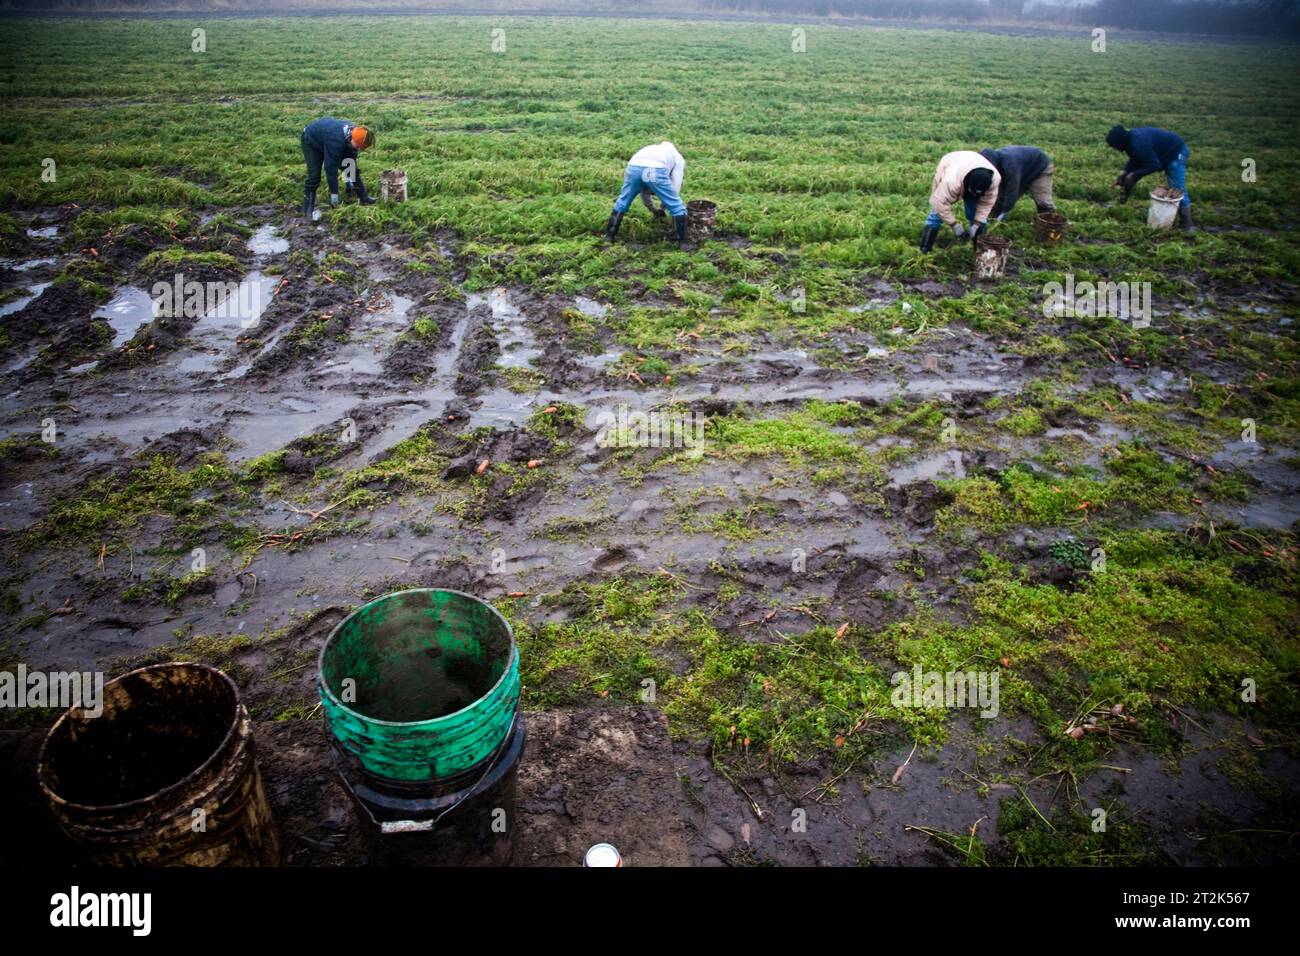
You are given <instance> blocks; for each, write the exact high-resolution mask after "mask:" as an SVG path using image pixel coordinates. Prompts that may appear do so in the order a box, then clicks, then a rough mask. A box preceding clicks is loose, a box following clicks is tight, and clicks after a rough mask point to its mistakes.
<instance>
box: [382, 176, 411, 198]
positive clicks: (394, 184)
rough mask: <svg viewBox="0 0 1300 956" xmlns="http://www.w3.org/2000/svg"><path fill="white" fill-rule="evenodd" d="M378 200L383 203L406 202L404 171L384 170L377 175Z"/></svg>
mask: <svg viewBox="0 0 1300 956" xmlns="http://www.w3.org/2000/svg"><path fill="white" fill-rule="evenodd" d="M379 198H380V199H382V200H383V201H384V202H406V170H404V169H385V170H384V171H383V172H382V173H380V174H379Z"/></svg>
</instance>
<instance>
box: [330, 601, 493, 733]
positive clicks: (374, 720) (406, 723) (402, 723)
mask: <svg viewBox="0 0 1300 956" xmlns="http://www.w3.org/2000/svg"><path fill="white" fill-rule="evenodd" d="M430 591H438V592H441V593H443V594H455V595H456V596H458V597H463V598H469V599H470V600H471V601H474V602H476V603H478V604H482V605H483V606H484V607H486V608H487V609H488V610H489V611H491V612H492V614H493V615H494V616H495V617H496V619H497V620H498V621H500V622H501V624H502V625H503V626H504V627H505V629H506V637H508V638H509V639H510V655H509V656H508V657H507V658H506V666H505V667H504V668H503V669H502V671H501V676H500V677H498V678H497V682H496V683H495V684H493V685H492V686H491V687H489V688H488V689H487V690H485V691H484V692H483V693H481V694H479V696H478V697H476V698H475V699H474V700H473V701H471V702H470V703H468V704H466V705H465V706H464V707H462V708H461V709H460V710H453V711H452V712H451V713H449V714H440V715H438V716H437V717H425V718H424V719H422V720H380V719H379V718H378V717H371V716H370V715H369V714H363V713H362V712H361V711H359V710H356V709H354V708H352V707H349V706H348V705H347V704H345V703H343V701H341V700H339V699H338V697H336V696H335V694H334V691H333V690H332V689H331V688H330V686H329V684H327V683H326V682H325V652H326V651H328V650H329V649H330V648H331V647H332V646H333V645H334V641H335V640H336V639H337V638H338V637H339V634H340V633H341V632H342V630H343V625H345V624H347V623H348V621H350V620H352V618H354V617H356V616H357V615H358V614H360V613H361V612H362V611H364V610H365V609H366V608H368V607H370V606H371V605H374V604H378V603H380V602H381V601H387V600H390V599H392V598H395V597H397V596H399V595H402V594H416V593H419V592H430ZM518 659H519V647H518V646H517V645H516V644H515V629H514V628H513V627H511V626H510V622H509V621H507V620H506V619H505V615H503V614H502V613H501V612H500V611H498V610H497V609H496V608H495V607H493V606H492V604H491V602H489V601H485V600H483V599H482V598H481V597H478V596H477V595H474V594H470V593H469V592H468V591H458V590H456V589H455V588H403V589H402V590H400V591H390V592H389V593H388V594H381V595H380V596H379V597H377V598H375V599H374V600H373V601H367V602H366V603H365V604H363V605H361V606H360V607H359V608H355V609H354V610H353V611H352V613H351V614H349V615H348V616H347V617H345V618H344V619H343V620H341V621H339V622H338V623H337V624H335V625H334V627H333V629H332V630H331V631H330V633H329V636H328V637H326V638H325V643H324V644H322V645H321V649H320V654H318V655H317V656H316V686H317V687H318V688H320V691H321V693H322V694H325V695H327V696H328V697H329V699H330V703H332V704H333V705H334V706H336V707H338V708H339V709H340V710H344V711H347V712H348V713H349V714H351V715H352V716H354V717H357V718H359V719H361V720H364V721H365V722H366V723H369V724H379V725H381V726H384V727H420V726H423V725H425V724H427V723H429V722H431V721H435V720H447V719H449V718H451V717H455V716H457V715H459V714H463V713H465V711H467V710H471V709H472V708H474V707H475V706H477V705H478V703H479V702H480V701H482V700H483V699H484V698H485V697H489V696H491V695H492V694H493V693H494V692H495V691H496V690H497V689H498V688H500V687H501V685H502V684H504V683H505V681H506V678H508V677H509V676H510V669H511V667H512V666H513V665H514V663H515V661H517V660H518Z"/></svg>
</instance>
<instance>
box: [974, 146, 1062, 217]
mask: <svg viewBox="0 0 1300 956" xmlns="http://www.w3.org/2000/svg"><path fill="white" fill-rule="evenodd" d="M980 155H981V156H983V157H984V158H985V159H987V160H988V161H989V162H990V163H992V164H993V166H994V167H995V168H996V169H997V171H998V174H999V175H1000V176H1001V177H1002V186H1001V188H999V189H998V204H997V207H996V208H995V209H994V210H993V214H994V215H996V216H1001V215H1005V214H1006V213H1009V212H1010V211H1011V210H1012V209H1013V208H1015V205H1016V202H1017V201H1018V200H1019V199H1020V197H1021V196H1023V195H1024V193H1025V190H1026V189H1028V188H1029V184H1030V183H1032V182H1033V181H1034V180H1035V179H1037V178H1038V177H1039V176H1041V175H1043V173H1045V172H1046V171H1047V167H1049V166H1051V165H1052V157H1050V156H1048V155H1047V154H1046V153H1045V152H1043V151H1042V150H1041V149H1039V148H1038V147H1037V146H1003V147H1002V148H1001V149H981V150H980Z"/></svg>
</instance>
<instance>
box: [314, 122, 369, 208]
mask: <svg viewBox="0 0 1300 956" xmlns="http://www.w3.org/2000/svg"><path fill="white" fill-rule="evenodd" d="M356 125H357V124H356V123H353V122H351V121H350V120H341V119H335V118H334V117H332V116H323V117H321V118H320V119H318V120H316V122H314V123H311V124H309V125H308V126H307V128H306V129H304V130H303V131H302V141H303V144H304V145H307V146H311V147H312V148H313V149H315V150H317V151H318V152H319V153H320V154H321V155H322V156H323V157H324V158H325V162H324V166H325V180H326V182H328V183H329V187H330V194H331V195H337V194H338V191H339V167H341V166H342V165H343V161H344V160H345V159H350V160H353V161H354V162H355V161H356V158H357V151H356V148H355V147H353V145H352V135H351V134H352V127H353V126H356ZM359 178H360V176H359V174H358V179H359Z"/></svg>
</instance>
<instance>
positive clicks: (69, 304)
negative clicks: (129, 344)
mask: <svg viewBox="0 0 1300 956" xmlns="http://www.w3.org/2000/svg"><path fill="white" fill-rule="evenodd" d="M101 301H103V299H102V298H101V297H97V296H96V295H95V294H94V291H93V287H90V286H87V285H85V284H83V283H81V282H78V281H76V280H75V279H67V280H63V281H60V282H55V283H54V284H53V285H51V286H50V287H49V288H48V289H45V290H44V291H43V292H42V293H41V294H40V295H39V296H37V297H36V298H35V299H33V300H32V301H31V302H29V303H27V305H25V306H24V307H23V308H21V309H19V310H18V311H17V312H15V313H13V314H12V315H10V316H8V317H7V318H6V321H5V333H6V336H7V338H8V340H9V344H10V346H16V345H22V344H25V343H27V342H31V341H32V340H37V339H39V340H42V341H45V342H48V343H49V344H48V345H47V346H46V350H45V352H46V356H47V357H48V358H50V359H60V358H71V357H73V356H77V355H82V354H84V353H86V352H87V351H89V350H91V349H94V348H98V347H99V346H101V345H103V343H104V342H105V341H111V340H112V337H113V336H112V329H111V327H110V326H109V324H108V323H107V322H106V321H104V320H103V319H95V318H92V317H91V315H92V313H93V312H94V311H95V308H96V307H97V306H98V305H99V304H100V302H101Z"/></svg>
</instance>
